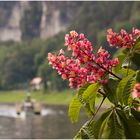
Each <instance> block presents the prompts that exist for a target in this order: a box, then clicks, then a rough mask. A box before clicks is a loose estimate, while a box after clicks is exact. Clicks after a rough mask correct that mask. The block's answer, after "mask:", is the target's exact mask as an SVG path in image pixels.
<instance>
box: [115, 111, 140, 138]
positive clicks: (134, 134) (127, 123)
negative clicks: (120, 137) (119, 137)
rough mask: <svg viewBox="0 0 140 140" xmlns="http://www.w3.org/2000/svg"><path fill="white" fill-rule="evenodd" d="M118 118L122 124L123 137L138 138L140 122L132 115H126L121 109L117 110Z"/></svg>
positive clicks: (139, 135) (139, 136)
mask: <svg viewBox="0 0 140 140" xmlns="http://www.w3.org/2000/svg"><path fill="white" fill-rule="evenodd" d="M117 113H118V115H119V117H120V120H121V122H122V124H123V128H124V133H125V137H126V138H127V139H139V138H140V122H138V121H137V120H136V119H135V118H134V116H133V115H130V116H129V117H126V115H125V112H124V111H123V110H117Z"/></svg>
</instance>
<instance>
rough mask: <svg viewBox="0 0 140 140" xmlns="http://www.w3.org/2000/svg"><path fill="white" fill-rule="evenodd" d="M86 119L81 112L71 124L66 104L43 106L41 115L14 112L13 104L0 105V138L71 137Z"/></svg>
mask: <svg viewBox="0 0 140 140" xmlns="http://www.w3.org/2000/svg"><path fill="white" fill-rule="evenodd" d="M86 121H87V117H86V116H85V114H84V113H83V112H82V113H81V114H80V118H79V122H78V123H76V124H72V123H71V122H70V120H69V118H68V106H50V105H48V106H45V107H44V108H43V110H42V113H41V115H34V114H30V115H28V116H25V114H24V113H22V114H21V116H18V115H17V114H16V110H15V106H14V105H6V104H1V105H0V139H5V138H6V139H27V138H28V139H34V138H36V139H72V138H73V137H74V135H75V134H76V132H77V131H78V130H79V128H80V127H81V126H82V125H83V124H84V123H85V122H86Z"/></svg>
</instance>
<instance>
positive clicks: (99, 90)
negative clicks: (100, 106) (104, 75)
mask: <svg viewBox="0 0 140 140" xmlns="http://www.w3.org/2000/svg"><path fill="white" fill-rule="evenodd" d="M98 92H99V93H100V94H102V95H103V96H104V97H106V94H105V93H104V92H102V91H101V89H98Z"/></svg>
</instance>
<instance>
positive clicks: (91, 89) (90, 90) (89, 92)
mask: <svg viewBox="0 0 140 140" xmlns="http://www.w3.org/2000/svg"><path fill="white" fill-rule="evenodd" d="M99 87H100V85H99V83H94V84H91V85H89V86H88V87H87V89H86V90H85V91H84V92H83V95H82V98H83V100H84V101H86V100H89V99H90V98H91V97H94V95H95V94H96V93H97V91H98V89H99Z"/></svg>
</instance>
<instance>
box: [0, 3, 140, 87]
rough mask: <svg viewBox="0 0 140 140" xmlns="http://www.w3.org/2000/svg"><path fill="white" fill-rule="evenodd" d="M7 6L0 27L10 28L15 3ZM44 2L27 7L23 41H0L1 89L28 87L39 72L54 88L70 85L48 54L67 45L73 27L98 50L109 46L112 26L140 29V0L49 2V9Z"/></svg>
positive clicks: (22, 21) (0, 8)
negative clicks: (59, 73)
mask: <svg viewBox="0 0 140 140" xmlns="http://www.w3.org/2000/svg"><path fill="white" fill-rule="evenodd" d="M7 3H8V2H7ZM14 4H17V3H13V5H14ZM7 5H8V6H9V4H5V3H4V2H3V3H1V2H0V28H6V25H7V24H8V20H7V19H8V18H7V17H8V15H9V13H8V11H9V12H10V9H11V8H12V7H13V5H11V6H10V7H11V8H9V10H8V11H6V10H5V8H4V7H5V6H6V7H7V9H8V6H7ZM29 5H30V6H29ZM42 5H43V4H42V3H41V2H32V3H29V4H28V8H25V7H24V12H23V14H22V16H21V19H20V26H19V28H20V31H21V41H19V42H13V41H10V40H9V41H6V42H1V43H0V67H1V69H0V88H1V89H13V88H27V87H28V83H29V81H30V80H31V79H32V78H33V77H35V76H38V75H39V76H42V77H43V79H44V82H45V83H46V82H47V81H51V83H52V84H51V85H52V87H51V89H63V88H64V87H67V86H66V82H63V81H62V80H61V79H60V78H59V76H57V74H56V73H55V72H54V71H52V70H51V68H50V67H49V66H48V62H47V59H46V57H47V53H48V52H52V51H53V52H55V51H56V50H59V49H60V48H62V47H64V36H65V34H66V33H67V32H69V31H70V30H76V31H78V32H83V33H84V34H85V35H86V36H87V37H88V38H89V40H90V41H91V42H93V44H94V45H95V49H96V48H98V47H99V46H100V45H101V44H102V45H103V47H106V46H107V45H108V44H107V43H106V38H105V34H106V29H108V28H113V29H114V30H115V31H117V30H119V29H120V28H125V29H126V30H128V31H129V30H130V29H131V27H137V28H140V24H139V23H140V16H139V15H140V2H109V1H108V2H107V1H106V2H95V1H94V2H91V1H88V2H86V1H85V2H45V5H47V6H48V9H47V10H46V11H45V10H44V9H43V6H42ZM43 11H44V12H43ZM42 13H44V14H45V15H46V16H44V15H42ZM58 13H59V16H57V14H58ZM42 16H44V20H45V22H44V24H43V23H42V21H41V20H42ZM5 17H6V18H5ZM52 17H53V18H52ZM56 19H57V20H56ZM56 23H57V24H56ZM42 24H43V25H42ZM51 25H52V26H51ZM54 27H55V30H52V29H53V28H54ZM63 27H64V28H63ZM0 31H1V30H0ZM43 31H44V32H43ZM48 31H49V32H50V36H49V35H48V33H49V32H48ZM1 36H2V32H1ZM110 50H111V51H112V53H113V52H114V51H115V50H113V49H110ZM56 77H58V78H56Z"/></svg>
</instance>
